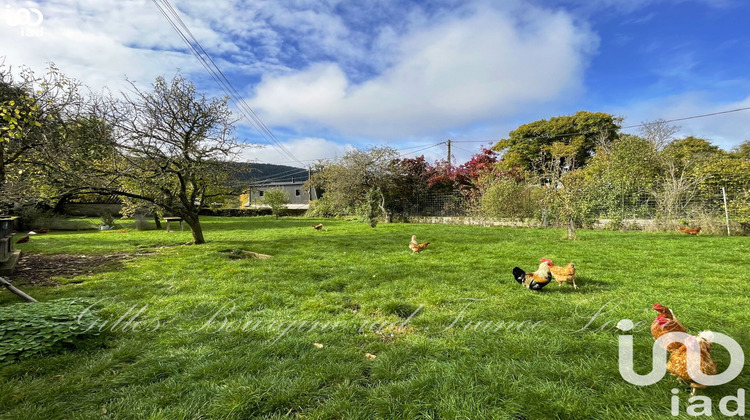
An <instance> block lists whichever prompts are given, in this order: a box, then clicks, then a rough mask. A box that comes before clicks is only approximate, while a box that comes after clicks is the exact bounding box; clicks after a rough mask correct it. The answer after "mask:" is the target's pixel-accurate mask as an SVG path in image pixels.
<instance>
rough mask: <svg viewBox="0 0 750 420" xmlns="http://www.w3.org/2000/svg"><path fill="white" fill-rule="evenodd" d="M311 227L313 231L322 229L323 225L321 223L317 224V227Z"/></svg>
mask: <svg viewBox="0 0 750 420" xmlns="http://www.w3.org/2000/svg"><path fill="white" fill-rule="evenodd" d="M312 227H313V229H315V230H321V229H323V224H322V223H321V224H319V225H312Z"/></svg>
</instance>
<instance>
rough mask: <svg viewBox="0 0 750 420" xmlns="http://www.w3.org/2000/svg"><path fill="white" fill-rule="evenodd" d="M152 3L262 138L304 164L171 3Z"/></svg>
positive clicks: (163, 0) (163, 1)
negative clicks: (271, 128)
mask: <svg viewBox="0 0 750 420" xmlns="http://www.w3.org/2000/svg"><path fill="white" fill-rule="evenodd" d="M152 1H153V3H154V5H156V7H157V8H158V9H159V11H160V12H161V13H162V15H164V17H165V18H166V19H167V21H168V22H169V24H170V26H172V28H173V29H174V30H175V31H176V32H177V34H178V35H179V36H180V38H182V40H183V41H184V42H185V44H186V45H187V46H188V48H189V49H190V51H191V52H192V53H193V55H194V56H195V57H196V58H198V60H199V61H200V63H201V65H202V66H203V67H204V68H205V69H206V71H208V73H209V74H210V75H211V77H212V78H213V79H214V81H216V83H217V84H218V85H219V86H220V87H221V88H222V90H224V92H225V93H227V95H228V96H229V97H230V99H232V98H234V99H232V101H233V102H234V103H235V105H237V107H238V109H239V110H240V112H241V113H242V114H243V115H244V116H245V118H247V119H248V122H250V124H251V125H252V126H253V128H255V130H256V131H257V132H258V133H259V134H260V135H261V137H263V138H265V139H266V140H267V141H269V142H270V144H271V145H272V146H274V148H276V149H277V150H278V151H279V152H280V153H281V154H282V155H284V156H285V157H287V158H289V159H291V160H292V161H294V162H297V163H299V164H302V162H301V161H299V160H298V159H297V157H296V156H294V155H293V154H292V153H291V152H290V151H289V150H288V149H287V148H286V147H285V146H284V145H283V144H282V143H281V142H280V141H279V140H278V139H277V138H276V136H275V135H274V134H273V132H271V130H270V129H269V128H268V127H267V126H266V125H265V124H264V123H263V121H262V120H261V119H260V118H259V117H258V115H257V114H256V113H255V111H253V109H252V108H250V106H249V105H247V103H246V102H245V100H244V99H243V98H242V95H241V94H240V93H239V91H237V89H236V88H235V87H234V85H232V83H231V82H230V81H229V79H228V78H227V77H226V75H224V73H223V72H222V71H221V69H220V68H219V66H218V65H217V64H216V62H215V61H214V60H213V59H212V58H211V56H210V55H209V54H208V52H206V50H205V49H204V48H203V46H202V45H201V43H200V42H199V41H198V39H197V38H195V36H194V35H193V33H192V32H191V31H190V28H188V26H187V25H186V24H185V22H184V21H183V20H182V18H181V17H180V15H179V14H178V13H177V11H176V10H175V9H174V8H173V7H172V5H171V4H170V3H169V1H168V0H162V3H163V5H162V4H159V2H158V0H152ZM180 27H181V28H182V29H181V28H180ZM183 30H184V32H183ZM185 33H187V35H185ZM191 40H192V42H191ZM303 166H304V165H303Z"/></svg>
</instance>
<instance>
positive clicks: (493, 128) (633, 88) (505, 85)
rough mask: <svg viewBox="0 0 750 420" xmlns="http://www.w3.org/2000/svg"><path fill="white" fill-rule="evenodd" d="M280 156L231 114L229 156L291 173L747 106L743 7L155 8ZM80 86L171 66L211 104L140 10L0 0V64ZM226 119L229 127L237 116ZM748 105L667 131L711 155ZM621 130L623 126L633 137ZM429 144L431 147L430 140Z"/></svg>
mask: <svg viewBox="0 0 750 420" xmlns="http://www.w3.org/2000/svg"><path fill="white" fill-rule="evenodd" d="M171 5H172V7H173V8H174V9H175V11H176V12H177V13H178V14H179V16H180V17H181V19H182V21H183V22H184V23H185V25H186V26H187V27H188V28H189V29H190V32H191V33H192V34H193V35H194V36H195V38H196V39H197V40H198V41H199V42H200V44H201V45H202V47H203V48H204V49H205V51H206V52H207V53H208V54H209V55H210V56H211V58H212V59H213V60H214V62H215V63H216V65H217V66H218V67H219V68H220V69H221V71H222V72H223V73H224V74H225V75H226V77H227V78H228V79H229V80H230V81H231V83H232V85H233V86H234V88H235V89H236V90H237V92H238V94H239V95H233V96H234V99H237V100H242V101H244V103H245V104H247V105H248V106H249V107H250V108H251V109H252V110H253V111H254V112H255V113H256V115H257V116H258V117H259V118H260V119H261V120H262V121H263V123H264V124H265V125H266V126H267V127H268V128H269V130H270V131H271V132H272V133H273V135H274V137H275V138H276V140H278V142H279V143H280V144H282V145H283V147H284V149H285V150H286V151H288V152H290V153H291V156H292V157H290V156H289V154H286V153H282V152H281V151H280V150H279V148H278V146H276V145H274V144H273V141H270V140H269V139H268V136H265V137H264V136H261V135H260V134H259V133H258V132H257V131H256V130H255V129H254V128H253V126H252V125H251V124H250V123H249V121H248V120H246V119H240V120H239V121H238V123H237V132H236V134H237V137H238V138H239V139H240V140H242V141H243V142H246V143H247V144H251V145H257V146H258V147H249V148H247V149H245V150H244V151H243V152H242V156H243V159H245V160H250V161H259V162H265V163H278V164H288V165H293V166H305V165H308V164H311V163H313V162H314V161H315V160H318V159H323V158H332V157H334V156H337V155H339V156H340V155H341V154H343V153H345V152H346V151H347V150H349V149H351V148H367V147H369V146H374V145H387V146H390V147H392V148H395V149H397V150H399V151H400V153H401V154H402V156H403V157H414V156H419V155H422V154H424V155H425V157H426V158H427V159H428V160H429V161H434V160H436V159H440V158H445V155H446V149H445V144H438V143H443V142H445V140H447V139H451V140H452V145H453V147H452V153H453V156H454V159H455V161H454V163H462V162H464V161H466V160H468V158H469V157H470V156H471V155H472V154H473V153H477V152H478V151H479V150H480V147H481V146H483V145H484V146H487V145H489V144H490V143H491V142H495V141H497V140H499V139H502V138H505V137H507V136H508V133H509V132H510V131H512V130H514V129H515V128H517V127H518V126H520V125H522V124H525V123H529V122H532V121H536V120H540V119H549V118H551V117H555V116H559V115H570V114H573V113H575V112H577V111H580V110H586V111H592V112H607V113H610V114H613V115H616V116H620V117H623V118H624V123H623V125H624V126H635V125H638V124H641V123H644V122H649V121H654V120H657V119H664V120H671V119H678V118H684V117H690V116H695V115H703V114H709V113H715V112H721V111H726V110H733V109H738V108H745V107H750V72H748V71H747V69H748V68H750V30H748V29H747V18H746V17H747V16H750V2H748V1H746V0H559V1H553V0H532V1H515V0H502V1H501V0H498V1H490V0H463V1H460V0H438V1H404V0H360V1H354V0H248V1H241V0H233V1H216V2H205V1H201V0H172V2H171ZM3 60H4V65H5V66H11V67H12V68H14V69H16V70H18V69H20V68H21V67H22V66H28V67H30V68H31V69H33V70H35V71H37V72H43V71H44V70H45V68H46V67H47V65H48V63H50V62H52V63H55V65H56V66H57V67H58V68H59V69H60V70H61V71H62V72H63V73H65V74H66V75H68V76H70V77H73V78H76V79H79V80H80V81H82V82H83V83H84V84H86V85H88V86H90V87H91V88H92V89H94V90H100V89H103V88H107V89H109V90H110V91H112V92H118V91H121V90H124V89H126V87H127V83H126V78H127V79H129V80H131V81H133V82H135V83H136V84H138V85H139V86H145V87H147V86H149V84H150V83H151V82H153V80H154V79H155V78H156V77H158V76H164V77H166V78H171V77H172V76H174V75H175V74H176V73H177V72H181V73H182V74H183V75H184V76H186V77H187V78H188V79H190V80H191V81H192V82H193V83H195V84H196V86H197V87H198V89H199V90H201V91H202V92H205V93H206V94H207V95H210V96H219V97H222V96H225V95H226V94H225V93H224V92H223V91H222V90H221V89H220V87H219V86H218V85H217V84H216V83H215V82H214V81H213V79H212V78H211V77H210V76H209V74H208V73H207V72H206V70H205V69H204V68H203V67H202V66H201V64H200V62H199V61H198V59H197V58H195V57H194V56H193V55H192V54H191V52H190V50H189V49H188V48H187V46H186V45H185V43H184V42H183V40H182V39H181V38H180V36H179V35H178V34H177V32H176V31H175V30H174V29H173V28H172V27H171V26H170V25H169V23H168V22H167V20H166V19H165V18H164V16H163V15H162V14H161V12H160V11H159V9H158V8H157V7H156V6H155V4H154V2H153V1H152V0H147V1H146V0H88V1H85V0H78V1H76V0H52V1H36V2H34V1H13V0H10V1H9V0H5V2H3V0H0V61H3ZM237 117H238V118H241V114H240V113H239V112H238V113H237ZM749 119H750V110H745V111H739V112H734V113H728V114H722V115H717V116H713V117H705V118H696V119H690V120H685V121H679V122H675V123H674V124H675V125H678V126H679V127H680V131H679V133H678V136H680V137H682V136H689V135H692V136H696V137H702V138H705V139H708V140H709V141H711V142H712V143H714V144H716V145H718V146H720V147H721V148H723V149H725V150H729V149H731V148H732V147H734V146H736V145H738V144H740V143H742V142H743V141H746V140H748V139H750V124H748V123H747V122H748V120H749ZM625 131H626V132H632V133H637V131H638V130H637V128H629V129H626V130H625ZM430 146H432V147H430Z"/></svg>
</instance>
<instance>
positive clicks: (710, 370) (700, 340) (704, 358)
mask: <svg viewBox="0 0 750 420" xmlns="http://www.w3.org/2000/svg"><path fill="white" fill-rule="evenodd" d="M712 340H713V333H712V332H711V331H703V332H702V333H700V334H698V337H694V336H690V337H688V338H686V339H685V344H682V343H678V344H679V345H680V346H679V348H677V349H676V350H675V351H673V352H672V354H671V355H670V356H669V361H668V362H667V370H668V371H669V373H671V374H672V375H674V376H676V377H677V378H679V379H680V380H682V381H685V382H687V383H689V384H690V387H691V388H693V392H692V394H693V395H694V394H695V390H696V389H704V388H706V387H707V386H706V385H703V384H699V383H697V382H694V381H693V379H692V378H691V377H690V374H689V373H688V371H687V351H688V350H695V351H700V354H701V360H700V366H701V372H703V374H705V375H716V362H714V360H713V358H711V346H712V343H711V341H712Z"/></svg>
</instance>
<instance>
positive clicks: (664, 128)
mask: <svg viewBox="0 0 750 420" xmlns="http://www.w3.org/2000/svg"><path fill="white" fill-rule="evenodd" d="M679 131H680V127H679V126H676V125H672V124H669V123H668V122H666V121H664V120H662V119H658V120H656V121H651V122H644V123H641V128H640V132H641V136H643V138H645V139H646V140H648V141H650V142H651V144H652V145H653V146H654V148H655V149H656V150H661V149H662V148H664V146H666V145H667V144H669V142H670V141H672V138H673V137H674V135H675V134H677V132H679Z"/></svg>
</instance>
